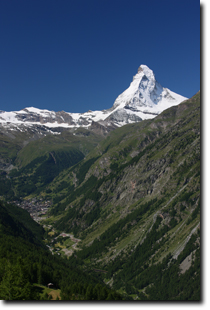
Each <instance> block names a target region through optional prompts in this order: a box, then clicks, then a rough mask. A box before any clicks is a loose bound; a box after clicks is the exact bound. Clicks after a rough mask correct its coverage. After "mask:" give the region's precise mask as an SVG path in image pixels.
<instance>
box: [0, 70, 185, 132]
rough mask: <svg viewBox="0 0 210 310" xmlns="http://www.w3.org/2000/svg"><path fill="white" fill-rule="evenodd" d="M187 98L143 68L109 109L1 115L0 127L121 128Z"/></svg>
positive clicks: (28, 111) (24, 111) (35, 111)
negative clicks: (94, 125)
mask: <svg viewBox="0 0 210 310" xmlns="http://www.w3.org/2000/svg"><path fill="white" fill-rule="evenodd" d="M186 99H188V98H186V97H183V96H181V95H178V94H176V93H174V92H172V91H171V90H169V89H168V88H164V87H162V86H161V85H160V84H159V83H158V82H157V81H156V79H155V75H154V73H153V71H152V70H151V69H149V68H148V67H147V66H146V65H141V66H140V67H139V69H138V72H137V74H136V75H135V76H134V77H133V81H132V82H131V84H130V86H129V87H128V88H127V89H126V90H125V91H124V92H123V93H122V94H120V95H119V96H118V97H117V99H116V100H115V102H114V105H113V106H112V108H110V109H108V110H103V111H88V112H85V113H69V112H64V111H59V112H54V111H49V110H41V109H37V108H33V107H29V108H25V109H23V110H20V111H13V112H4V111H0V125H2V126H6V127H9V126H10V125H13V128H14V127H18V126H19V125H25V126H31V125H32V124H33V125H44V126H46V127H50V128H52V127H66V128H78V127H86V128H88V127H90V126H91V125H92V123H93V122H97V123H99V124H100V125H103V126H105V127H106V126H114V127H121V126H123V125H125V124H129V123H135V122H139V121H141V120H145V119H151V118H154V117H155V116H156V115H158V114H159V113H161V112H162V111H164V110H165V109H167V108H170V107H171V106H174V105H178V104H179V103H181V102H182V101H184V100H186Z"/></svg>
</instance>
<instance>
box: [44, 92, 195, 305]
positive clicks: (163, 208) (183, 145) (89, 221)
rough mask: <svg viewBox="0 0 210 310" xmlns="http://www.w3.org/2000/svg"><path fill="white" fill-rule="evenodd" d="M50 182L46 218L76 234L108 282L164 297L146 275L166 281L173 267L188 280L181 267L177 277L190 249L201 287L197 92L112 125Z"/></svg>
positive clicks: (174, 296) (88, 261) (170, 294)
mask: <svg viewBox="0 0 210 310" xmlns="http://www.w3.org/2000/svg"><path fill="white" fill-rule="evenodd" d="M49 189H50V190H51V194H50V197H51V198H54V206H53V208H52V210H51V215H52V218H51V219H48V223H49V222H54V226H55V228H57V229H58V230H60V231H66V232H71V233H73V234H74V235H75V236H76V237H79V238H81V239H82V241H81V243H80V244H79V246H80V249H81V251H79V252H77V254H76V255H77V257H80V258H81V259H83V260H85V264H91V265H92V266H95V268H96V267H97V268H101V269H103V270H105V271H107V274H106V275H105V276H104V277H105V278H106V281H108V282H109V283H110V284H112V285H113V287H115V288H117V289H120V290H122V291H124V292H127V293H129V292H130V293H132V292H134V293H135V294H136V298H140V299H142V298H143V299H144V298H147V297H148V298H150V299H153V297H154V299H161V297H160V296H158V295H157V294H154V295H153V293H154V289H153V290H150V287H153V285H152V283H158V285H160V286H161V285H162V284H161V283H162V282H161V281H163V279H161V277H159V276H157V278H154V277H152V276H151V274H153V275H154V274H163V275H164V277H165V281H169V279H168V276H169V274H170V272H172V271H170V268H172V270H173V268H174V276H175V278H176V281H177V282H179V281H186V283H188V284H187V285H188V286H189V281H190V280H189V279H190V278H189V275H187V273H186V272H183V274H184V275H183V277H181V278H182V280H180V279H181V278H180V277H179V273H180V270H182V269H180V268H181V265H180V263H182V262H183V261H184V259H185V258H187V257H188V256H189V255H191V256H192V257H193V259H191V262H190V264H189V263H188V268H189V269H188V270H189V273H190V274H191V276H192V277H193V278H194V279H196V281H195V282H193V283H194V284H195V287H196V286H198V287H199V277H198V274H199V270H198V268H199V262H198V260H199V226H200V93H198V94H196V95H195V96H194V97H193V98H191V99H189V100H187V101H184V102H183V103H181V104H180V105H178V106H174V107H171V108H169V109H167V110H165V111H164V112H162V113H161V114H160V115H158V116H157V117H156V118H155V119H153V120H145V121H142V122H140V123H137V124H132V125H126V126H124V127H122V128H119V129H116V130H115V131H113V132H111V133H110V134H109V135H108V136H107V137H106V139H104V140H103V141H102V142H101V143H100V144H99V145H98V146H97V147H96V148H95V149H94V150H93V151H92V152H91V153H90V154H89V155H88V156H86V158H85V159H83V160H82V161H81V162H79V163H78V164H77V165H75V166H74V167H72V168H70V169H68V170H65V171H63V172H62V173H61V174H60V175H59V176H58V177H57V178H55V179H54V181H53V183H51V185H50V186H49ZM43 196H45V197H46V198H49V194H48V193H47V192H45V193H44V192H43ZM55 215H56V219H55ZM189 240H190V241H189ZM185 249H186V251H185ZM195 253H196V254H195ZM177 258H178V259H177ZM176 259H177V260H176ZM174 260H176V261H175V262H174ZM167 266H169V269H168V267H167ZM170 266H171V267H170ZM173 266H174V267H173ZM156 268H157V270H159V272H158V273H157V272H156V271H157V270H156ZM158 268H159V269H158ZM164 270H165V271H164ZM163 271H164V272H163ZM185 271H186V270H185ZM187 272H188V271H187ZM169 278H170V277H169ZM165 281H163V282H164V283H165ZM186 283H185V284H186ZM176 285H177V283H176ZM182 285H184V284H182ZM171 286H173V283H172V282H171ZM184 287H185V286H184ZM153 288H154V287H153ZM185 289H187V288H186V287H185ZM142 290H143V291H142ZM145 290H146V291H145ZM164 290H165V292H166V291H167V289H166V288H165V286H163V287H162V288H161V292H162V291H164ZM192 290H193V289H192ZM192 290H191V292H188V293H186V292H184V293H183V294H184V295H182V294H181V288H180V287H178V289H177V291H176V292H174V291H173V292H169V291H167V294H166V295H167V296H168V297H164V299H165V298H168V299H179V298H180V299H183V298H184V299H190V298H198V295H199V293H198V291H197V290H196V294H197V295H196V296H194V295H193V293H192ZM141 292H144V293H145V292H146V295H145V294H143V295H141V294H140V293H141Z"/></svg>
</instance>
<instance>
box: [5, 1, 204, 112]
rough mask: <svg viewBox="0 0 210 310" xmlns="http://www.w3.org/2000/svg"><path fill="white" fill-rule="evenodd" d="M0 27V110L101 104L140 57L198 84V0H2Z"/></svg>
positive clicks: (175, 85)
mask: <svg viewBox="0 0 210 310" xmlns="http://www.w3.org/2000/svg"><path fill="white" fill-rule="evenodd" d="M0 33H1V36H0V38H1V41H0V42H1V48H0V59H1V63H0V110H6V111H11V110H20V109H23V108H25V107H29V106H34V107H37V108H40V109H49V110H54V111H60V110H64V111H67V112H85V111H87V110H89V109H90V110H102V109H107V108H110V107H111V106H112V105H113V103H114V100H115V99H116V97H117V96H118V95H119V94H120V93H122V92H123V91H124V90H125V89H126V88H127V87H129V85H130V82H131V81H132V78H133V75H135V74H136V72H137V69H138V67H139V66H140V65H141V64H146V65H147V66H149V67H150V68H151V69H152V70H153V71H154V73H155V76H156V78H157V80H158V81H159V83H160V84H161V85H162V86H164V87H168V88H169V89H171V90H172V91H174V92H177V93H179V94H181V95H183V96H186V97H191V96H193V95H194V94H195V93H196V92H197V91H198V90H199V89H200V1H198V0H144V1H142V0H18V1H17V0H3V1H0Z"/></svg>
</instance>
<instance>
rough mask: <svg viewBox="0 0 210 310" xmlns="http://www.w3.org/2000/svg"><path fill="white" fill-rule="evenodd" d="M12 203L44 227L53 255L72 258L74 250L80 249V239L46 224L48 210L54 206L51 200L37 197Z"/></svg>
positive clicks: (48, 245) (46, 241) (47, 244)
mask: <svg viewBox="0 0 210 310" xmlns="http://www.w3.org/2000/svg"><path fill="white" fill-rule="evenodd" d="M12 203H13V204H15V205H17V206H18V207H20V208H22V209H24V210H26V211H28V212H29V214H30V216H31V217H32V218H33V220H34V221H36V222H37V223H39V224H40V225H42V226H43V228H44V229H45V231H46V234H45V243H46V246H47V247H48V248H49V250H50V251H51V253H52V254H57V255H65V256H71V255H72V254H73V252H74V250H76V249H78V247H77V246H78V243H79V242H80V241H81V240H80V239H78V238H75V237H74V235H72V234H69V233H65V232H61V233H60V232H57V231H56V230H55V229H54V228H53V225H51V224H46V223H45V222H46V220H47V219H48V218H49V216H48V214H47V213H48V209H49V208H50V207H51V206H52V202H51V201H50V200H47V201H44V200H43V198H40V197H37V198H31V199H25V200H24V199H23V200H21V201H13V202H12Z"/></svg>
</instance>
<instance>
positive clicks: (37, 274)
mask: <svg viewBox="0 0 210 310" xmlns="http://www.w3.org/2000/svg"><path fill="white" fill-rule="evenodd" d="M0 214H1V217H0V299H4V300H46V299H50V295H47V294H45V295H44V296H42V291H43V287H47V284H48V283H53V287H54V289H57V290H58V289H60V290H59V292H60V297H59V299H62V300H92V299H95V300H122V299H125V297H122V296H121V295H120V294H118V293H116V292H115V291H114V290H112V289H110V288H108V287H107V286H106V285H105V284H104V283H103V282H102V280H101V279H100V278H98V277H97V276H94V275H92V274H90V270H89V269H88V268H87V270H86V271H85V272H83V271H81V270H80V269H79V268H77V265H76V263H75V262H71V261H68V260H67V259H62V258H60V257H59V256H57V255H56V256H53V255H52V254H51V253H50V251H49V250H48V249H47V248H46V246H45V245H44V242H43V237H44V236H43V234H44V230H43V228H42V227H41V226H40V225H38V224H37V223H36V222H34V221H33V220H32V219H31V218H30V215H29V214H28V212H27V211H24V210H22V209H20V208H18V207H16V206H13V205H9V204H4V203H2V202H0Z"/></svg>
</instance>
